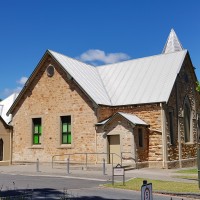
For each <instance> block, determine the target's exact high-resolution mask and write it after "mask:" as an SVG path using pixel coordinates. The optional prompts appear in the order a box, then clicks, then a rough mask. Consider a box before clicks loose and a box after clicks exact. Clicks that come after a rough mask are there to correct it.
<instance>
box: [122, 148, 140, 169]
mask: <svg viewBox="0 0 200 200" xmlns="http://www.w3.org/2000/svg"><path fill="white" fill-rule="evenodd" d="M124 153H126V154H127V153H129V154H132V155H133V157H130V158H131V159H132V160H134V161H135V166H136V169H137V157H136V155H134V154H133V153H132V152H130V151H123V152H121V159H123V160H125V159H124V158H123V154H124ZM134 157H135V158H134ZM130 158H129V159H130ZM121 162H122V161H121Z"/></svg>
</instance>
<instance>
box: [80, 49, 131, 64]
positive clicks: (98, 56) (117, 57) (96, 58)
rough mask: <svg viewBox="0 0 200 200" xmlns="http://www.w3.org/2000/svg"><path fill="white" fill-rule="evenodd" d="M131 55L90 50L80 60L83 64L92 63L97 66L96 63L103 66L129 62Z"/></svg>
mask: <svg viewBox="0 0 200 200" xmlns="http://www.w3.org/2000/svg"><path fill="white" fill-rule="evenodd" d="M129 58H130V56H129V55H127V54H125V53H107V54H106V53H105V52H104V51H102V50H99V49H90V50H88V51H86V52H84V53H82V54H81V55H80V57H79V59H80V60H81V61H83V62H90V63H93V64H95V63H96V62H97V63H98V62H102V63H103V64H111V63H116V62H120V61H124V60H128V59H129Z"/></svg>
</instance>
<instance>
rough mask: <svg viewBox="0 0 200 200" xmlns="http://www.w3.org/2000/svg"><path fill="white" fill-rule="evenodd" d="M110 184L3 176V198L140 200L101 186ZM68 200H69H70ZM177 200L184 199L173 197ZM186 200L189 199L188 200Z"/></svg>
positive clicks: (159, 199)
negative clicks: (29, 196) (21, 194)
mask: <svg viewBox="0 0 200 200" xmlns="http://www.w3.org/2000/svg"><path fill="white" fill-rule="evenodd" d="M104 183H108V182H107V181H105V180H100V179H99V180H95V179H81V178H70V177H67V176H66V177H51V176H25V175H11V174H0V187H1V188H0V189H1V192H0V194H1V196H7V195H9V196H12V195H16V194H19V193H20V192H21V193H24V192H28V193H31V192H33V198H32V199H48V200H51V199H52V200H53V199H61V197H64V194H65V196H71V197H73V198H71V199H90V200H105V199H113V200H114V199H121V200H140V199H141V197H140V192H137V191H130V190H121V189H109V188H104V187H102V186H100V185H102V184H104ZM153 197H154V198H153V199H154V200H171V197H170V196H164V195H157V194H154V195H153ZM66 199H67V198H66ZM173 200H182V198H178V197H173ZM184 200H186V199H184Z"/></svg>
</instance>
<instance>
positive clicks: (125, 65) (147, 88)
mask: <svg viewBox="0 0 200 200" xmlns="http://www.w3.org/2000/svg"><path fill="white" fill-rule="evenodd" d="M186 53H187V51H186V50H183V51H179V52H174V53H169V54H161V55H157V56H151V57H146V58H141V59H135V60H130V61H125V62H121V63H116V64H110V65H105V66H100V67H97V69H98V71H99V74H100V76H101V78H102V80H103V82H104V86H105V88H106V90H107V93H108V94H109V97H110V99H111V102H112V105H114V106H118V105H131V104H142V103H154V102H167V101H168V98H169V95H170V93H171V90H172V87H173V84H174V82H175V79H176V76H177V74H178V72H179V70H180V67H181V65H182V62H183V59H184V57H185V55H186Z"/></svg>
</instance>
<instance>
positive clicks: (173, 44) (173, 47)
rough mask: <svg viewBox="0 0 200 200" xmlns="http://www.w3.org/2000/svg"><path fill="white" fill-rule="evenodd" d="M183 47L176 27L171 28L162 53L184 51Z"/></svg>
mask: <svg viewBox="0 0 200 200" xmlns="http://www.w3.org/2000/svg"><path fill="white" fill-rule="evenodd" d="M183 49H184V48H183V46H182V45H181V43H180V41H179V39H178V37H177V35H176V33H175V31H174V29H171V31H170V34H169V36H168V38H167V42H166V44H165V46H164V49H163V51H162V53H163V54H164V53H172V52H175V51H182V50H183Z"/></svg>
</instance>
